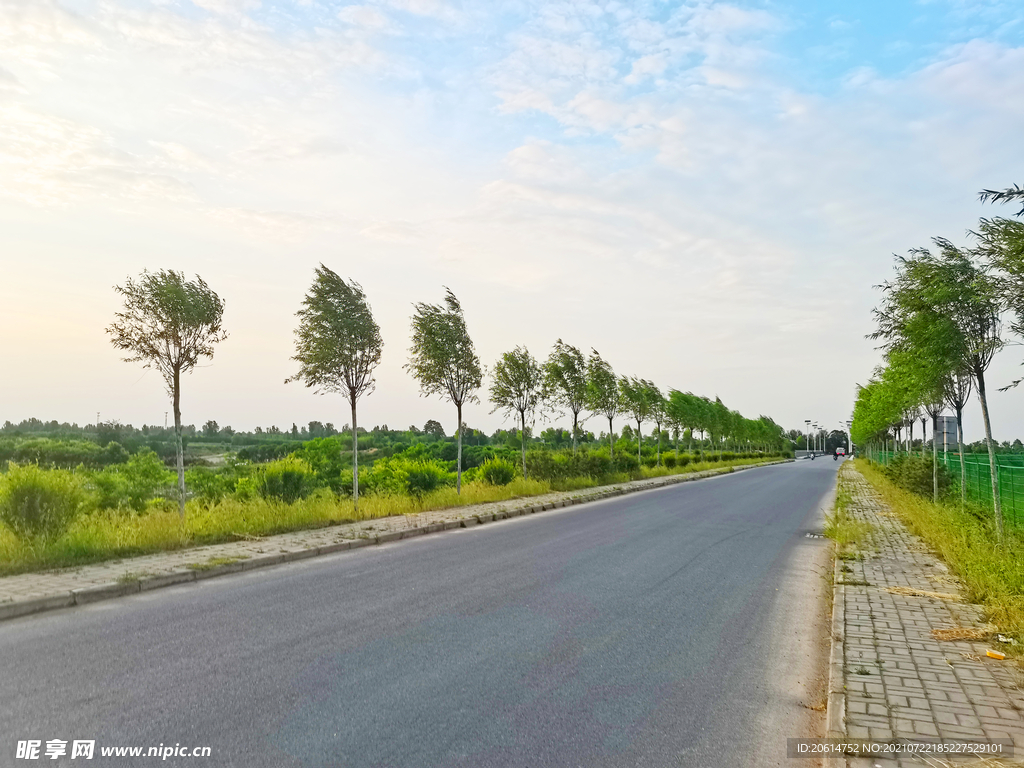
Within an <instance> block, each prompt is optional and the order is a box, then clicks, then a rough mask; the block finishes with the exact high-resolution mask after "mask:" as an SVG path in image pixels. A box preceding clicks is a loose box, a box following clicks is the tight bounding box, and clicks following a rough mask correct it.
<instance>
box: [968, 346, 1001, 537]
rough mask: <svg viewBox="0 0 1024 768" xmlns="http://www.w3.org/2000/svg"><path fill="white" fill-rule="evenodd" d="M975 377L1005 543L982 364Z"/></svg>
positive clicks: (998, 524) (994, 499)
mask: <svg viewBox="0 0 1024 768" xmlns="http://www.w3.org/2000/svg"><path fill="white" fill-rule="evenodd" d="M974 379H975V382H976V383H977V385H978V399H979V400H980V401H981V415H982V418H983V419H984V421H985V441H986V442H987V443H988V462H989V468H988V469H989V476H990V478H991V480H992V506H993V509H994V510H995V513H996V538H997V539H998V541H999V543H1000V544H1002V543H1003V504H1002V501H1001V500H1000V498H999V465H998V464H996V449H995V446H994V445H993V444H992V423H991V421H989V417H988V398H987V397H986V396H985V372H984V371H983V370H982V369H981V365H979V364H977V363H976V364H975V366H974Z"/></svg>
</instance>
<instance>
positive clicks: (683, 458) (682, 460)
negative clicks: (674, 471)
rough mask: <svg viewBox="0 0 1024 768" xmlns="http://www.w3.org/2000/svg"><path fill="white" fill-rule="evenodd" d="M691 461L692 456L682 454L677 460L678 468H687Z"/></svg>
mask: <svg viewBox="0 0 1024 768" xmlns="http://www.w3.org/2000/svg"><path fill="white" fill-rule="evenodd" d="M691 461H693V457H692V456H690V455H689V454H686V453H681V454H680V455H679V458H678V459H676V464H677V465H678V466H680V467H685V466H686V465H687V464H689V463H690V462H691Z"/></svg>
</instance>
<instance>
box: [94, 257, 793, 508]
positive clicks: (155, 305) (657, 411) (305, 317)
mask: <svg viewBox="0 0 1024 768" xmlns="http://www.w3.org/2000/svg"><path fill="white" fill-rule="evenodd" d="M116 290H117V291H118V293H119V294H120V295H121V296H122V297H123V299H124V309H123V311H121V312H119V313H117V314H116V316H115V318H116V319H115V322H114V323H113V324H112V325H111V326H110V327H109V328H108V329H107V330H108V333H109V334H110V336H111V340H112V343H113V344H114V346H115V347H116V348H117V349H119V350H121V351H123V352H124V353H125V357H124V359H125V360H126V361H128V362H141V363H142V364H143V366H144V367H153V368H156V369H157V370H158V371H159V372H160V373H161V375H162V377H163V379H164V382H165V384H166V387H167V390H168V393H169V394H170V396H171V400H172V404H173V413H174V429H175V442H176V451H177V469H178V494H179V513H180V514H181V515H182V516H184V502H185V475H184V461H183V451H182V438H181V435H182V426H181V410H180V392H181V377H182V375H183V374H185V373H188V372H190V371H191V370H192V369H193V368H194V367H195V366H196V364H197V363H198V361H199V360H200V359H201V358H204V357H206V358H210V357H212V356H213V352H214V345H215V344H217V343H219V342H220V341H223V340H224V339H225V338H226V336H227V334H226V333H225V331H224V330H223V327H222V318H223V311H224V301H223V300H222V299H221V298H220V297H219V296H218V295H217V294H216V293H215V292H214V291H213V290H212V289H210V288H209V286H207V285H206V283H205V282H204V281H203V280H202V279H201V278H199V277H197V278H196V279H195V280H194V281H189V280H187V279H186V278H185V276H184V274H182V273H180V272H174V271H168V270H161V271H159V272H155V273H150V272H148V271H147V272H143V274H142V275H141V276H140V277H139V278H138V279H137V280H135V279H131V278H129V279H128V281H127V283H126V284H125V285H124V286H118V287H117V288H116ZM413 310H414V311H413V317H412V344H411V347H410V349H409V361H408V363H407V364H406V366H405V368H406V370H407V371H408V372H409V373H410V374H412V376H413V377H414V378H415V379H416V380H417V381H418V383H419V385H420V390H421V393H422V394H423V395H425V396H438V397H440V398H442V399H443V400H447V401H448V402H450V403H451V404H452V405H454V406H455V409H456V416H457V421H456V424H457V425H458V428H457V430H456V441H457V459H456V468H457V475H456V489H457V490H458V491H460V492H461V488H462V431H463V430H462V425H463V418H462V411H463V408H464V406H465V405H466V404H467V403H472V402H479V395H478V392H479V390H480V389H481V387H482V385H483V379H484V374H485V371H484V367H483V366H482V365H481V363H480V359H479V357H478V356H477V354H476V351H475V348H474V345H473V341H472V339H471V337H470V335H469V332H468V330H467V327H466V321H465V316H464V313H463V310H462V307H461V305H460V304H459V301H458V299H457V298H456V297H455V295H454V294H453V293H452V292H451V290H447V289H446V295H445V298H444V300H443V301H442V302H440V303H438V304H428V303H423V302H417V303H415V304H414V305H413ZM297 316H298V319H299V324H298V328H297V329H296V331H295V355H294V357H293V358H292V359H293V360H294V361H295V362H296V363H297V364H298V371H297V372H296V373H295V375H294V376H292V377H290V378H289V379H287V380H286V383H287V382H291V381H297V382H301V383H303V384H305V385H306V386H307V387H310V388H312V389H313V390H314V391H315V392H317V393H319V394H327V393H335V394H340V395H342V396H344V397H345V399H346V400H347V402H348V404H349V408H350V411H351V427H352V440H353V446H352V478H353V498H354V501H355V504H356V506H357V508H358V499H359V485H358V483H359V466H358V461H359V460H358V456H359V450H358V442H357V441H358V429H357V425H358V419H357V405H358V402H359V400H360V398H362V397H363V396H364V395H367V394H369V393H371V392H373V390H374V388H375V385H376V382H375V378H374V371H375V369H376V367H377V365H378V364H379V363H380V359H381V353H382V350H383V340H382V338H381V333H380V327H379V326H378V324H377V322H376V321H375V320H374V317H373V313H372V312H371V309H370V305H369V303H368V302H367V299H366V295H365V293H364V292H363V290H362V288H361V286H360V285H359V284H358V283H356V282H355V281H352V280H345V279H344V278H342V277H341V276H339V275H338V274H336V273H335V272H333V271H332V270H330V269H328V268H327V267H325V266H324V265H322V264H321V265H320V266H319V267H318V268H317V269H316V275H315V278H314V280H313V284H312V286H311V288H310V290H309V291H308V293H307V294H306V296H305V298H304V299H303V302H302V306H301V308H300V309H299V311H298V312H297ZM491 378H492V383H491V387H490V391H489V393H488V394H489V400H490V403H491V404H492V405H493V410H492V412H497V411H500V412H502V413H503V414H505V415H506V417H514V418H515V419H516V421H517V423H518V425H519V427H520V436H521V446H522V457H523V473H524V476H525V474H526V471H527V466H526V441H527V435H528V427H529V426H530V425H532V424H533V423H534V422H535V420H536V419H537V418H544V417H547V416H549V415H550V414H552V413H555V412H563V413H566V414H568V415H570V416H571V417H572V446H573V453H575V452H576V450H577V437H578V435H579V433H580V427H581V425H582V423H583V421H584V420H585V419H586V418H588V417H590V416H599V417H601V418H604V419H607V421H608V433H609V440H610V441H611V439H612V437H611V436H612V435H613V434H614V420H615V419H616V418H617V417H620V416H621V417H624V418H629V419H630V420H631V421H633V422H635V423H636V427H637V437H638V441H637V442H638V459H639V457H640V455H639V454H640V449H641V447H642V433H641V429H642V425H643V424H645V423H648V424H653V425H654V426H655V428H656V430H657V432H658V434H659V437H660V435H661V433H662V428H663V427H670V428H672V429H673V430H674V431H675V435H676V450H677V451H678V448H679V439H680V438H681V437H682V436H683V435H688V436H689V438H690V439H691V440H692V437H693V436H694V435H695V434H696V433H698V432H699V433H700V434H701V450H703V445H704V441H705V440H708V439H709V440H710V444H711V446H713V447H717V448H719V449H720V448H721V447H723V446H724V445H725V444H731V445H733V446H735V447H737V448H739V449H742V450H750V449H760V450H764V451H768V450H773V449H778V448H780V447H782V445H783V442H784V441H785V438H784V436H783V431H782V428H781V427H779V426H778V425H777V424H775V422H774V421H772V420H771V419H770V418H768V417H766V416H762V417H760V418H759V419H747V418H744V417H743V416H742V415H740V414H739V413H738V412H736V411H731V410H730V409H728V408H727V407H726V406H725V405H724V404H723V403H722V402H721V400H718V399H717V398H716V399H715V400H714V401H712V400H710V399H708V398H706V397H699V396H696V395H693V394H691V393H688V392H681V391H679V390H674V389H673V390H669V392H668V394H667V395H665V394H663V393H662V392H661V390H660V389H659V388H658V387H657V386H655V385H654V384H653V383H652V382H650V381H648V380H646V379H638V378H632V377H620V376H617V375H616V374H615V372H614V370H613V369H612V367H611V365H610V364H608V363H607V361H605V360H604V359H603V358H602V357H601V356H600V355H599V354H598V353H597V351H596V350H592V351H591V353H590V355H589V356H585V355H584V354H583V353H582V352H581V351H580V350H579V349H578V348H576V347H574V346H572V345H569V344H566V343H564V342H563V341H562V340H561V339H559V340H558V341H557V342H556V343H555V346H554V348H553V349H552V351H551V353H550V354H549V356H548V357H547V359H546V360H545V361H544V362H540V361H538V360H537V359H536V358H534V356H533V355H532V354H531V353H530V352H529V351H528V350H527V349H526V347H523V346H518V347H516V348H515V349H514V350H512V351H510V352H506V353H504V354H503V355H502V356H501V357H500V358H499V360H498V361H497V362H496V364H495V365H494V368H493V370H492V372H491ZM660 446H661V441H660V439H659V441H658V461H659V462H660V459H661V456H660ZM609 447H610V450H611V451H612V452H614V445H610V446H609Z"/></svg>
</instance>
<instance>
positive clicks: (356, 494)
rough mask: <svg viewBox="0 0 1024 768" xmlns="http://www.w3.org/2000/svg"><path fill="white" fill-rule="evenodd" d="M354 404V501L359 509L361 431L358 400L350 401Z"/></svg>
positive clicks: (356, 508)
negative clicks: (358, 421) (357, 406)
mask: <svg viewBox="0 0 1024 768" xmlns="http://www.w3.org/2000/svg"><path fill="white" fill-rule="evenodd" d="M349 402H350V403H351V405H352V502H353V504H354V505H355V511H356V512H358V511H359V432H358V431H357V430H356V400H355V398H352V399H351V400H350V401H349Z"/></svg>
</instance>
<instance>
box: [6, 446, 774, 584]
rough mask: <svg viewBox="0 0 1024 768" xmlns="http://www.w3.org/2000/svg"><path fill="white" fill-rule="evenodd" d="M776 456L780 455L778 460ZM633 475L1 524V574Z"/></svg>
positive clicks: (720, 465)
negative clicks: (19, 526)
mask: <svg viewBox="0 0 1024 768" xmlns="http://www.w3.org/2000/svg"><path fill="white" fill-rule="evenodd" d="M771 460H772V461H774V460H776V459H771ZM762 461H763V460H759V459H736V460H733V461H728V462H715V463H711V462H706V463H697V464H689V465H687V466H686V467H682V468H675V469H673V470H668V469H666V468H665V467H654V468H647V467H645V468H643V469H642V475H643V477H645V478H646V477H663V476H666V475H672V474H692V473H695V472H701V471H704V470H709V469H730V470H731V468H732V467H735V466H740V465H749V464H758V463H762ZM628 480H629V478H628V477H626V476H622V478H618V477H612V478H602V479H601V481H600V482H599V481H597V480H594V479H592V478H571V479H569V480H561V481H556V482H554V483H547V482H540V481H536V480H523V479H522V478H517V479H516V480H514V481H513V482H511V483H510V484H509V485H505V486H493V485H487V484H485V483H482V482H472V483H466V484H464V485H463V487H462V494H461V495H459V494H457V493H456V492H455V489H454V488H442V489H439V490H437V491H434V492H432V493H429V494H425V495H423V496H421V497H410V496H364V497H362V498H360V499H359V510H358V512H357V511H356V509H355V507H354V506H353V503H352V500H351V499H347V498H338V497H336V496H334V495H333V494H332V493H330V492H329V491H326V490H321V491H319V492H317V493H314V494H313V495H312V496H310V497H307V498H305V499H301V500H299V501H296V502H295V503H293V504H286V503H284V502H283V501H276V500H273V499H256V500H250V501H240V500H237V499H233V498H229V499H226V500H224V501H222V502H220V503H217V504H213V505H206V504H204V503H202V502H200V501H197V500H192V501H189V502H188V504H187V506H186V515H185V521H184V522H181V521H180V519H179V517H178V513H177V508H176V505H169V506H167V507H164V508H156V509H153V510H152V511H149V512H147V513H145V514H141V515H134V514H132V515H128V514H125V513H122V512H115V511H94V512H91V513H89V514H86V515H83V516H82V517H80V518H79V519H78V520H77V521H76V522H75V523H74V524H73V525H72V526H71V528H70V529H69V530H68V532H67V533H66V534H65V535H64V536H62V537H61V538H59V539H56V540H52V539H51V540H47V539H36V540H33V539H22V538H18V537H17V536H15V535H14V533H13V532H12V531H11V530H10V529H8V528H6V527H4V526H2V525H0V576H7V575H12V574H16V573H25V572H30V571H40V570H48V569H53V568H65V567H75V566H81V565H87V564H89V563H97V562H102V561H105V560H113V559H120V558H125V557H133V556H137V555H146V554H152V553H154V552H164V551H173V550H179V549H185V548H188V547H195V546H202V545H206V544H218V543H222V542H226V541H238V540H242V539H247V538H255V537H262V536H271V535H274V534H278V533H287V532H289V531H301V530H306V529H312V528H322V527H325V526H328V525H336V524H339V523H350V522H356V521H360V520H371V519H375V518H379V517H389V516H391V515H407V514H414V513H417V512H425V511H428V510H436V509H447V508H455V507H460V506H468V505H471V504H482V503H486V502H500V501H507V500H512V499H518V498H526V497H530V496H539V495H541V494H545V493H550V492H552V491H574V490H580V489H583V488H591V487H595V486H597V485H605V484H615V483H618V484H622V483H624V482H628Z"/></svg>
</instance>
